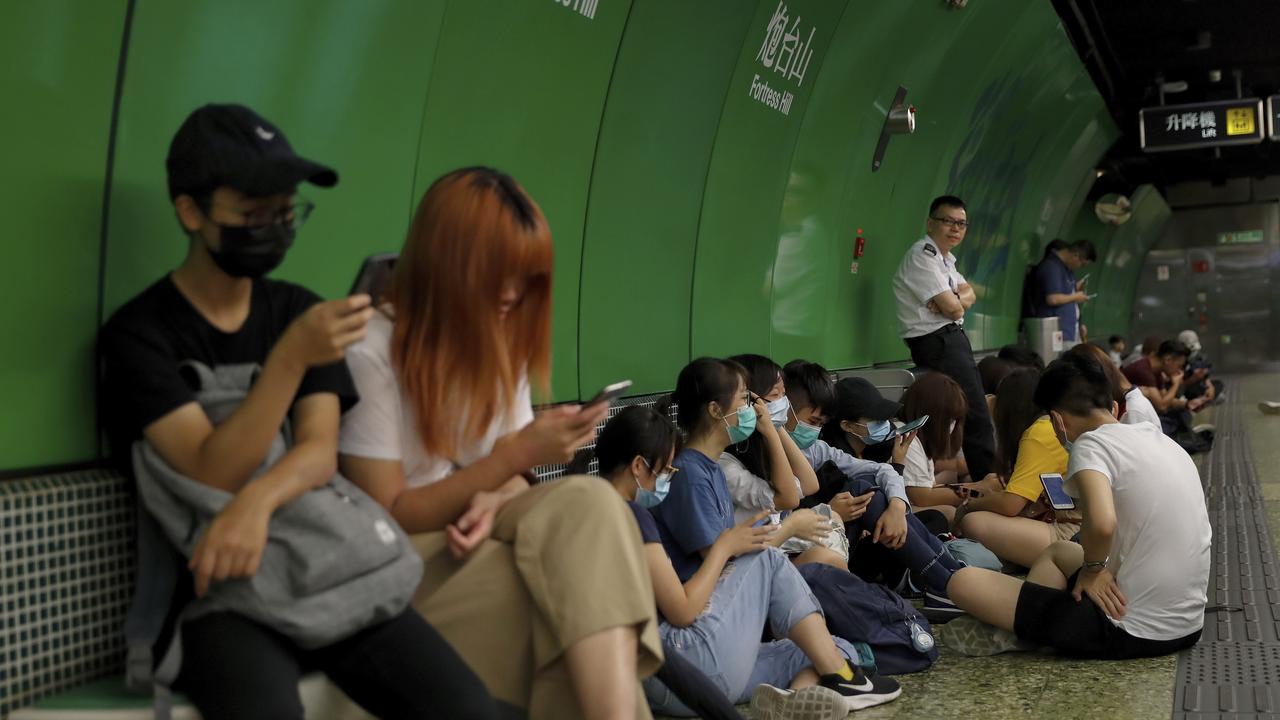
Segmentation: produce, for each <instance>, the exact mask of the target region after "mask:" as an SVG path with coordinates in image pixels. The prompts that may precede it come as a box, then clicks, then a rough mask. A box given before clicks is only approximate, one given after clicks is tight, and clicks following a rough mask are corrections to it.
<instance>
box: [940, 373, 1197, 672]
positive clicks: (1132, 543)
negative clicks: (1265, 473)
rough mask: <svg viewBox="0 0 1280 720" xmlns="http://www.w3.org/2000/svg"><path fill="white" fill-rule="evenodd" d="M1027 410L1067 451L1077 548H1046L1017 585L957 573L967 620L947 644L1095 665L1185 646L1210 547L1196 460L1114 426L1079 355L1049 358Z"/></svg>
mask: <svg viewBox="0 0 1280 720" xmlns="http://www.w3.org/2000/svg"><path fill="white" fill-rule="evenodd" d="M1035 402H1036V404H1037V405H1039V406H1040V407H1042V408H1046V409H1048V410H1049V415H1050V417H1051V418H1052V422H1053V428H1054V431H1055V432H1056V433H1057V434H1058V439H1059V442H1061V443H1062V446H1063V447H1064V448H1066V449H1067V450H1068V452H1069V453H1070V457H1071V459H1070V462H1069V464H1068V470H1067V482H1066V489H1067V492H1068V493H1069V494H1070V495H1071V496H1073V497H1075V498H1077V499H1078V500H1079V505H1080V508H1081V511H1082V513H1083V525H1082V528H1081V531H1080V544H1076V543H1070V542H1057V543H1054V544H1053V545H1051V546H1050V547H1049V549H1048V550H1046V551H1045V552H1044V553H1043V554H1042V555H1041V556H1040V557H1039V558H1038V559H1037V560H1036V561H1035V563H1034V564H1033V565H1032V567H1031V572H1030V574H1029V575H1028V576H1027V580H1026V581H1025V582H1024V581H1022V580H1018V579H1017V578H1013V577H1009V576H1007V575H1001V574H1000V573H995V572H990V571H987V570H983V569H980V568H963V569H961V570H960V571H959V572H957V573H956V574H955V575H953V576H952V578H951V584H950V586H949V588H948V589H949V590H950V593H951V597H952V599H953V600H955V602H956V604H958V605H959V606H960V607H962V608H964V609H965V610H967V611H968V612H969V613H970V614H971V616H972V617H969V618H959V619H957V620H955V621H954V622H953V623H952V625H951V627H950V628H948V630H949V632H948V633H947V638H946V640H947V643H948V644H949V645H951V646H952V647H954V648H956V649H957V650H959V651H961V652H963V653H965V654H970V655H986V654H993V653H996V652H1003V651H1006V650H1012V649H1019V648H1021V647H1026V646H1027V645H1029V644H1034V645H1047V646H1050V647H1052V648H1055V649H1057V650H1058V651H1060V652H1063V653H1065V654H1068V655H1072V656H1079V657H1087V658H1099V659H1124V658H1134V657H1149V656H1155V655H1164V654H1168V653H1172V652H1176V651H1178V650H1182V649H1184V648H1188V647H1191V646H1192V645H1194V644H1195V643H1196V641H1197V640H1198V639H1199V637H1200V632H1201V629H1202V628H1203V627H1204V609H1205V605H1206V603H1207V601H1208V594H1207V591H1208V585H1209V567H1210V560H1211V550H1210V547H1211V540H1212V530H1211V528H1210V526H1209V515H1208V512H1207V510H1206V507H1205V498H1204V490H1203V489H1202V487H1201V484H1200V475H1199V473H1198V472H1197V471H1196V466H1195V463H1193V462H1192V461H1191V458H1190V457H1189V456H1188V455H1187V454H1186V453H1184V452H1181V451H1180V450H1179V449H1178V446H1177V445H1176V444H1175V443H1174V442H1173V441H1172V440H1170V439H1169V438H1168V437H1166V436H1165V435H1164V434H1163V433H1161V432H1160V431H1159V430H1158V429H1157V428H1155V427H1152V426H1151V425H1149V424H1147V423H1137V424H1134V425H1125V424H1123V423H1120V422H1119V421H1117V420H1116V419H1115V412H1116V408H1115V402H1114V401H1113V400H1112V399H1111V394H1110V388H1109V387H1108V384H1107V378H1106V375H1105V374H1104V373H1103V370H1102V367H1101V366H1100V365H1099V363H1098V362H1096V361H1094V360H1092V359H1090V358H1086V357H1082V356H1078V355H1068V356H1066V357H1064V358H1062V359H1060V360H1057V361H1055V362H1054V363H1053V364H1052V365H1051V366H1050V367H1049V369H1048V370H1047V371H1046V372H1045V374H1044V377H1043V378H1041V380H1040V384H1039V385H1038V386H1037V387H1036V393H1035Z"/></svg>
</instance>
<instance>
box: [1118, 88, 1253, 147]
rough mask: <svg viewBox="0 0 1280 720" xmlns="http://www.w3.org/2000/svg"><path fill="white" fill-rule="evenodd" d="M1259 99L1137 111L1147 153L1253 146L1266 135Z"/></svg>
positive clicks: (1142, 140) (1220, 101) (1170, 106)
mask: <svg viewBox="0 0 1280 720" xmlns="http://www.w3.org/2000/svg"><path fill="white" fill-rule="evenodd" d="M1262 105H1263V102H1262V100H1259V99H1258V98H1243V99H1239V100H1218V101H1214V102H1204V103H1194V104H1190V105H1166V106H1164V107H1154V108H1144V109H1142V110H1140V111H1138V129H1139V140H1140V142H1141V145H1142V149H1143V150H1145V151H1147V152H1163V151H1166V150H1188V149H1192V148H1206V147H1221V146H1223V145H1253V144H1255V143H1259V142H1262V139H1263V138H1265V137H1266V136H1267V118H1266V116H1264V115H1263V108H1262Z"/></svg>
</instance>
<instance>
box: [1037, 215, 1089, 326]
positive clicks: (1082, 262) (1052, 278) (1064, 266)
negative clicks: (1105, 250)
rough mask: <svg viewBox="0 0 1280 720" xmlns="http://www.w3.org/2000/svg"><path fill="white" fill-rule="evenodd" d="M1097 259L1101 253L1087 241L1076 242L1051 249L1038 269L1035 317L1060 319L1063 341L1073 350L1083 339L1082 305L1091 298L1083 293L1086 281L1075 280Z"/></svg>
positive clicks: (1059, 324)
mask: <svg viewBox="0 0 1280 720" xmlns="http://www.w3.org/2000/svg"><path fill="white" fill-rule="evenodd" d="M1097 258H1098V251H1097V250H1095V249H1094V247H1093V243H1091V242H1089V241H1088V240H1077V241H1075V242H1073V243H1071V244H1070V245H1062V246H1061V247H1059V248H1058V249H1056V250H1049V251H1048V252H1046V253H1045V254H1044V259H1043V260H1041V261H1040V264H1039V265H1037V266H1036V270H1035V274H1034V277H1035V284H1036V292H1035V296H1034V298H1033V308H1032V309H1033V311H1034V312H1035V316H1036V317H1041V318H1047V317H1057V318H1058V329H1059V330H1061V331H1062V342H1063V343H1064V344H1065V345H1066V346H1067V347H1071V346H1073V345H1075V344H1076V343H1078V342H1081V341H1082V340H1083V338H1081V337H1080V333H1079V327H1080V305H1081V304H1083V303H1084V302H1086V301H1087V300H1088V299H1089V296H1088V294H1087V293H1085V291H1084V281H1083V280H1077V279H1076V272H1077V271H1078V270H1081V269H1082V268H1085V267H1087V266H1088V265H1089V263H1091V262H1093V261H1094V260H1096V259H1097Z"/></svg>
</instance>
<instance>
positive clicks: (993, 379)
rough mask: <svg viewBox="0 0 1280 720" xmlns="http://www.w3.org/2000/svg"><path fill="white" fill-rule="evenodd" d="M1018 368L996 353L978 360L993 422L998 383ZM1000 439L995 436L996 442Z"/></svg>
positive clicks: (983, 388) (979, 372) (979, 373)
mask: <svg viewBox="0 0 1280 720" xmlns="http://www.w3.org/2000/svg"><path fill="white" fill-rule="evenodd" d="M1016 369H1018V368H1017V366H1015V365H1014V364H1013V363H1011V362H1009V361H1008V360H1002V359H1000V357H998V356H996V355H988V356H986V357H984V358H982V359H981V360H979V361H978V376H979V377H981V378H982V392H983V393H985V394H986V396H987V410H988V411H989V412H990V413H991V417H992V418H993V420H992V423H993V424H994V422H995V420H994V418H995V415H996V391H997V390H998V389H999V388H1000V383H1002V382H1004V379H1005V378H1007V377H1009V373H1012V372H1013V371H1014V370H1016ZM999 441H1000V439H999V438H998V437H997V438H996V442H999Z"/></svg>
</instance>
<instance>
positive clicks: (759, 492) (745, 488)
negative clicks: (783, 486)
mask: <svg viewBox="0 0 1280 720" xmlns="http://www.w3.org/2000/svg"><path fill="white" fill-rule="evenodd" d="M720 470H721V471H723V472H724V479H725V480H726V481H728V483H729V496H730V497H732V498H733V523H734V524H735V525H737V524H738V523H741V522H742V521H743V520H749V519H751V518H752V517H754V516H755V515H756V513H759V512H762V511H764V512H777V509H776V508H775V506H774V504H773V495H774V491H773V485H770V484H769V482H768V481H767V480H765V479H764V478H762V477H758V476H756V475H753V474H752V473H751V471H750V470H748V469H747V466H746V465H743V464H742V461H741V460H739V459H738V458H737V457H735V456H733V455H731V454H729V453H723V454H721V455H720ZM792 479H793V480H794V481H795V483H796V492H797V493H799V494H800V496H801V497H803V496H804V493H803V491H801V490H800V480H799V478H795V477H793V478H792Z"/></svg>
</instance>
